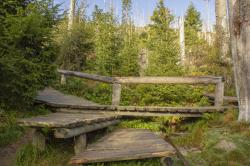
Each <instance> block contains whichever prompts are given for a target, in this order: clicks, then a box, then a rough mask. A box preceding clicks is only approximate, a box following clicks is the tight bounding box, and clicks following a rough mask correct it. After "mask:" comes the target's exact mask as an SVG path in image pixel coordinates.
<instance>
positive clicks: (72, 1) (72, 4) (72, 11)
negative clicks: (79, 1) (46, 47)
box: [68, 0, 76, 30]
mask: <svg viewBox="0 0 250 166" xmlns="http://www.w3.org/2000/svg"><path fill="white" fill-rule="evenodd" d="M75 10H76V0H70V9H69V22H68V30H70V29H72V25H73V22H74V17H75Z"/></svg>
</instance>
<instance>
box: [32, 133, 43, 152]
mask: <svg viewBox="0 0 250 166" xmlns="http://www.w3.org/2000/svg"><path fill="white" fill-rule="evenodd" d="M45 141H46V140H45V136H44V135H43V133H42V132H41V131H40V130H39V129H34V133H33V137H32V145H33V146H35V147H36V148H38V149H39V150H41V151H43V150H45Z"/></svg>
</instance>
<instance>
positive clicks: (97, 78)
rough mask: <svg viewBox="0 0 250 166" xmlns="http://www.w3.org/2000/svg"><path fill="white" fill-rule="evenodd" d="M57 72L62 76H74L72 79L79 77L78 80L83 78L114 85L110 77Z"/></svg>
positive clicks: (74, 72)
mask: <svg viewBox="0 0 250 166" xmlns="http://www.w3.org/2000/svg"><path fill="white" fill-rule="evenodd" d="M57 71H58V73H60V74H64V75H67V76H74V77H79V78H84V79H89V80H93V81H99V82H104V83H110V84H112V83H114V79H113V78H112V77H106V76H99V75H94V74H87V73H81V72H77V71H67V70H57Z"/></svg>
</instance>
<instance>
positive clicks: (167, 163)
mask: <svg viewBox="0 0 250 166" xmlns="http://www.w3.org/2000/svg"><path fill="white" fill-rule="evenodd" d="M161 165H162V166H173V165H174V161H173V160H172V158H171V157H163V158H161Z"/></svg>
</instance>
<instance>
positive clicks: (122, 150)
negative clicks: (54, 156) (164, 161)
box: [70, 129, 175, 164]
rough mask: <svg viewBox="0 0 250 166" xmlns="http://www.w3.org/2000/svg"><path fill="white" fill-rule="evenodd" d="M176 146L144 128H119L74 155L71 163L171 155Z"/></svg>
mask: <svg viewBox="0 0 250 166" xmlns="http://www.w3.org/2000/svg"><path fill="white" fill-rule="evenodd" d="M174 154H175V150H174V148H173V147H172V146H171V145H170V144H168V143H167V142H166V141H164V140H163V139H162V138H160V137H159V136H157V135H156V134H154V133H152V132H150V131H148V130H144V129H119V130H117V131H114V132H112V133H111V134H109V135H106V136H105V137H103V138H102V139H100V140H99V141H98V142H96V143H95V144H93V145H90V146H89V147H88V148H87V149H86V150H85V151H83V152H82V153H80V154H78V155H76V156H74V157H73V158H72V159H71V161H70V163H71V164H85V163H98V162H110V161H123V160H133V159H145V158H154V157H169V156H173V155H174Z"/></svg>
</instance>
